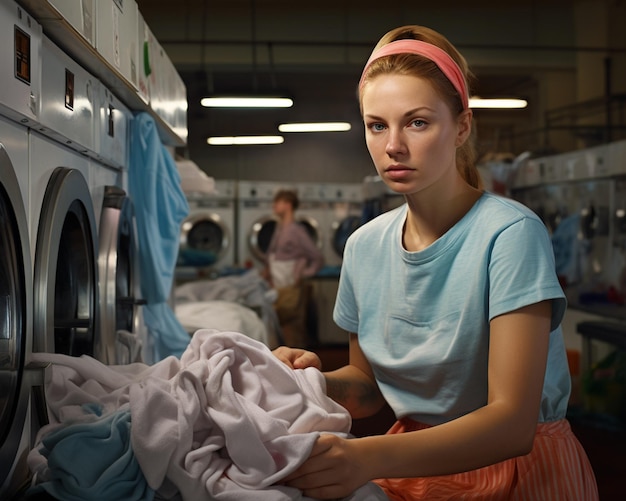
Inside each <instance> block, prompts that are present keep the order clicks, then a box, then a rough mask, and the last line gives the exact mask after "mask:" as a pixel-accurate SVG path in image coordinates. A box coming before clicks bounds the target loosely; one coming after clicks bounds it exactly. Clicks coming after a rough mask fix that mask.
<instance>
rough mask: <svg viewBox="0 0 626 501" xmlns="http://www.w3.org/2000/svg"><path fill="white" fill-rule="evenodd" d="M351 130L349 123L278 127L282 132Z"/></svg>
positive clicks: (297, 124) (294, 124)
mask: <svg viewBox="0 0 626 501" xmlns="http://www.w3.org/2000/svg"><path fill="white" fill-rule="evenodd" d="M351 128H352V126H351V125H350V124H349V123H348V122H319V123H291V124H281V125H279V126H278V130H279V131H280V132H343V131H347V130H350V129H351Z"/></svg>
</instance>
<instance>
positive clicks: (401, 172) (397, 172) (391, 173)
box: [385, 165, 413, 181]
mask: <svg viewBox="0 0 626 501" xmlns="http://www.w3.org/2000/svg"><path fill="white" fill-rule="evenodd" d="M412 172H413V169H409V168H408V167H404V166H401V165H396V166H393V167H388V168H387V169H386V170H385V174H386V175H387V177H388V178H389V179H392V180H394V181H397V180H401V179H404V178H406V177H407V176H409V175H410V174H411V173H412Z"/></svg>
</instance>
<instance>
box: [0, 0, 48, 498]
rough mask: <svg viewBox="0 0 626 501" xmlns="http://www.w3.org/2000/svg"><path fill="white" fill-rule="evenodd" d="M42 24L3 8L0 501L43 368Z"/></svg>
mask: <svg viewBox="0 0 626 501" xmlns="http://www.w3.org/2000/svg"><path fill="white" fill-rule="evenodd" d="M41 37H42V30H41V26H40V25H39V24H37V23H36V22H35V21H34V20H33V19H32V18H31V17H30V16H29V15H28V14H27V13H26V12H25V11H24V10H23V9H22V8H21V7H20V6H19V5H18V4H16V3H14V2H11V1H2V2H0V254H2V257H1V258H0V259H1V260H0V324H2V325H0V368H1V370H0V499H6V498H9V497H10V496H11V495H12V494H13V493H15V492H17V491H19V490H20V489H21V488H22V487H23V483H24V480H25V479H26V478H28V468H27V466H26V461H25V458H26V455H27V453H28V451H29V450H30V446H31V444H32V443H33V440H34V436H33V432H32V428H31V426H30V424H31V414H33V413H35V406H33V405H31V402H32V400H31V396H32V395H33V393H39V394H40V393H41V391H42V387H43V383H44V372H45V369H44V368H39V367H35V366H33V365H32V364H30V362H29V358H30V353H31V352H32V342H33V269H32V254H31V247H30V236H29V226H28V224H29V214H28V213H29V164H28V128H27V127H30V126H35V125H37V121H38V105H39V99H40V93H41V77H40V61H41V60H40V49H41Z"/></svg>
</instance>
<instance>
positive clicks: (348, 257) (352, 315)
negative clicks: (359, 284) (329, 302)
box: [333, 237, 359, 332]
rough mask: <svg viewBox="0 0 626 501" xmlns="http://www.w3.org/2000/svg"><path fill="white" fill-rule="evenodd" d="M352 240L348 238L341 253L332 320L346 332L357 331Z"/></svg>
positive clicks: (357, 320)
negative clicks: (341, 258)
mask: <svg viewBox="0 0 626 501" xmlns="http://www.w3.org/2000/svg"><path fill="white" fill-rule="evenodd" d="M353 244H354V242H353V238H352V237H351V238H348V241H347V242H346V247H345V249H344V253H343V262H342V264H341V273H340V275H339V287H338V289H337V297H336V299H335V308H334V310H333V320H334V321H335V323H336V324H337V325H338V326H339V327H341V328H342V329H344V330H346V331H348V332H358V330H359V315H358V308H357V304H356V299H355V295H354V289H353V283H352V267H353V264H354V245H353Z"/></svg>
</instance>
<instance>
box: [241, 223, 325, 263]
mask: <svg viewBox="0 0 626 501" xmlns="http://www.w3.org/2000/svg"><path fill="white" fill-rule="evenodd" d="M296 220H297V221H298V223H299V224H301V225H302V226H303V227H304V229H305V230H306V232H307V233H308V234H309V236H310V237H311V238H312V239H313V242H315V245H317V246H318V247H321V246H322V237H321V234H320V228H319V223H318V222H317V221H316V220H315V219H314V218H311V217H307V216H296ZM277 224H278V220H277V219H276V217H275V216H273V215H271V216H262V217H260V218H259V219H257V220H256V221H255V222H254V223H253V225H252V227H251V228H250V233H249V235H248V245H249V247H250V251H251V252H252V254H253V255H254V256H255V257H256V258H257V259H259V260H261V261H265V260H266V258H267V250H268V249H269V246H270V242H271V240H272V235H273V234H274V230H275V229H276V225H277Z"/></svg>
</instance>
